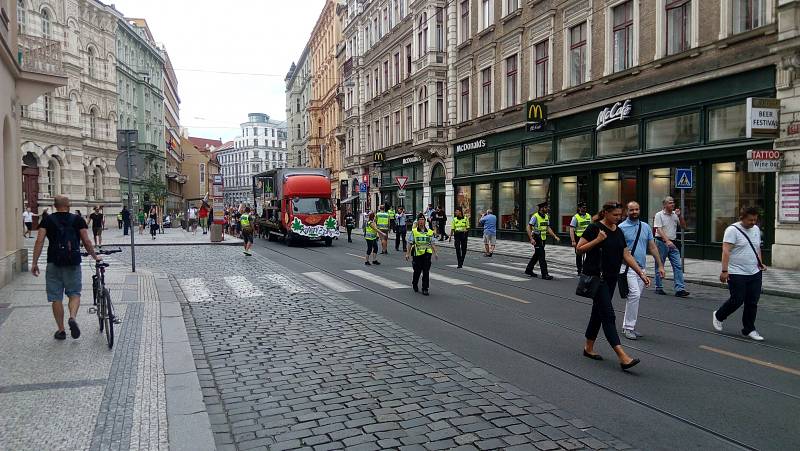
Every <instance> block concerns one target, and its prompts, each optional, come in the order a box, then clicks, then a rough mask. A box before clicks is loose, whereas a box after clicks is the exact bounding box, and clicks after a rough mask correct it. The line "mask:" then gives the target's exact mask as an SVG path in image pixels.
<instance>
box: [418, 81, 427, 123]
mask: <svg viewBox="0 0 800 451" xmlns="http://www.w3.org/2000/svg"><path fill="white" fill-rule="evenodd" d="M417 121H418V123H417V125H418V128H419V129H420V130H422V129H423V128H426V127H427V126H428V87H427V86H423V87H422V88H421V89H420V90H419V104H418V105H417Z"/></svg>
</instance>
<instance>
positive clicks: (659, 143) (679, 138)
mask: <svg viewBox="0 0 800 451" xmlns="http://www.w3.org/2000/svg"><path fill="white" fill-rule="evenodd" d="M645 130H646V133H645V136H646V138H647V142H646V146H647V147H646V148H647V149H648V150H650V149H660V148H664V147H674V146H682V145H686V144H692V143H696V142H699V141H700V113H690V114H686V115H683V116H674V117H668V118H665V119H658V120H654V121H650V122H647V124H646V125H645Z"/></svg>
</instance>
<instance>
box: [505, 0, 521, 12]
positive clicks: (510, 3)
mask: <svg viewBox="0 0 800 451" xmlns="http://www.w3.org/2000/svg"><path fill="white" fill-rule="evenodd" d="M503 9H504V10H505V11H503V12H504V13H505V15H509V14H511V13H513V12H515V11H516V10H518V9H519V0H503Z"/></svg>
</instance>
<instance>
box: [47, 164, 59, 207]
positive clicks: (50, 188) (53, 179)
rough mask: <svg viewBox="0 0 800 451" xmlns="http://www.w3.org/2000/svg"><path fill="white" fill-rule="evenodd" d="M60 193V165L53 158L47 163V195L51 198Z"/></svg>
mask: <svg viewBox="0 0 800 451" xmlns="http://www.w3.org/2000/svg"><path fill="white" fill-rule="evenodd" d="M59 194H61V165H60V164H58V161H56V159H55V158H51V159H50V161H49V162H48V163H47V195H48V196H49V197H51V198H53V197H56V196H57V195H59Z"/></svg>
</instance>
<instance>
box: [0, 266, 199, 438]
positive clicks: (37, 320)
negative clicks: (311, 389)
mask: <svg viewBox="0 0 800 451" xmlns="http://www.w3.org/2000/svg"><path fill="white" fill-rule="evenodd" d="M106 261H108V262H109V263H110V264H111V268H109V270H108V271H107V273H106V286H107V287H108V288H109V290H110V292H111V297H112V303H113V305H114V307H115V314H116V315H117V316H118V317H119V318H121V320H122V323H121V324H118V325H116V327H115V336H116V340H115V345H114V348H113V350H109V349H108V346H107V343H106V339H105V334H100V333H99V328H98V321H97V317H96V315H94V314H89V312H88V307H89V306H90V305H91V303H92V299H91V275H92V274H93V265H91V263H90V262H89V260H88V259H86V260H85V261H84V264H83V293H82V294H83V297H82V303H81V308H80V310H79V313H78V317H77V320H78V322H79V324H80V326H81V336H80V338H79V339H76V340H74V339H72V338H71V337H69V333H68V334H67V339H66V340H64V341H59V340H55V339H53V333H54V332H55V330H56V326H55V322H54V321H53V317H52V312H51V308H50V305H49V303H48V302H47V301H46V296H45V274H44V272H45V270H43V274H42V275H40V276H39V277H38V278H36V277H33V276H32V275H31V274H30V273H24V274H22V275H21V276H20V277H18V278H17V279H15V280H14V281H13V282H12V283H11V284H9V285H7V286H5V287H3V288H2V289H1V290H0V362H2V365H0V405H2V406H3V407H2V409H0V449H2V450H15V451H18V450H37V451H38V450H62V449H63V450H128V449H149V450H168V449H170V448H171V449H187V450H188V449H191V450H209V449H213V438H212V436H211V434H210V432H209V428H210V426H209V424H208V417H207V413H206V412H205V409H203V408H202V398H201V393H200V388H199V384H198V383H197V376H196V373H191V371H194V365H193V363H192V361H191V360H192V359H191V351H190V349H189V347H188V341H187V340H188V339H187V336H186V333H185V330H184V332H183V337H182V338H181V337H180V335H179V334H177V333H176V330H175V328H173V327H170V326H171V325H170V324H169V321H168V320H169V318H172V319H173V320H177V321H179V322H180V324H181V325H182V324H183V320H182V318H181V313H180V309H179V308H178V304H177V298H176V296H175V294H174V292H173V291H172V288H171V286H170V284H169V283H168V281H167V275H166V274H165V273H152V272H148V271H146V270H141V269H140V270H139V272H138V273H131V272H129V268H127V267H126V266H125V265H124V263H122V262H121V261H120V260H117V259H115V258H112V257H107V258H106ZM170 301H171V303H170ZM64 307H65V310H66V308H67V301H66V299H65V301H64ZM170 307H171V312H170ZM170 315H171V316H170ZM165 320H167V323H166V324H165ZM178 330H180V329H178ZM181 344H183V348H181V347H180V345H181ZM181 361H183V362H186V361H188V363H189V364H191V368H189V369H187V368H185V367H184V368H175V362H181ZM178 372H181V374H182V376H181V377H184V378H185V377H187V376H186V375H192V374H193V375H194V379H195V387H191V386H190V385H188V384H184V385H183V386H176V385H175V384H174V381H173V379H174V378H175V377H176V376H175V374H177V373H178ZM192 389H194V391H192ZM192 396H194V398H195V399H197V400H198V401H199V405H200V407H201V409H200V410H199V411H198V410H193V411H192V412H200V413H202V414H205V423H203V422H202V418H200V419H197V418H193V417H187V415H186V413H190V412H184V411H183V410H182V408H181V406H182V404H183V403H184V402H185V401H184V400H186V399H192ZM195 407H196V406H194V407H193V409H195Z"/></svg>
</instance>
